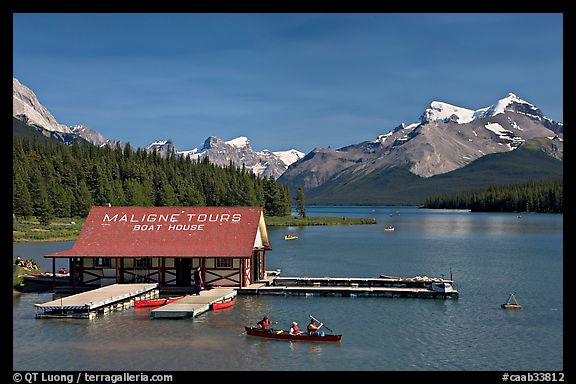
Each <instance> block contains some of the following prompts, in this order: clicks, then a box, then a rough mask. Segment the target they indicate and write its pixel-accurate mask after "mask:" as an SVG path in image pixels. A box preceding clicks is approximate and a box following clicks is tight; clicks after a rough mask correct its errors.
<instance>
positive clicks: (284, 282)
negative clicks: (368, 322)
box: [238, 276, 459, 299]
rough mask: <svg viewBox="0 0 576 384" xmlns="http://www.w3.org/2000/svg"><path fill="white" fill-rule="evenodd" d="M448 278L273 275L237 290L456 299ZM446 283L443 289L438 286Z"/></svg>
mask: <svg viewBox="0 0 576 384" xmlns="http://www.w3.org/2000/svg"><path fill="white" fill-rule="evenodd" d="M452 283H453V282H452V280H449V279H444V278H431V277H426V276H423V277H422V276H416V277H410V278H407V277H390V276H385V277H376V278H362V277H279V276H278V277H275V278H274V279H273V280H272V282H271V283H270V284H253V285H251V286H249V287H245V288H240V289H238V293H239V294H257V295H292V296H337V297H401V298H407V297H412V298H434V299H436V298H438V299H457V298H458V296H459V293H458V291H457V290H456V289H455V288H453V287H452ZM446 285H447V286H448V288H446V289H443V288H442V287H444V286H446Z"/></svg>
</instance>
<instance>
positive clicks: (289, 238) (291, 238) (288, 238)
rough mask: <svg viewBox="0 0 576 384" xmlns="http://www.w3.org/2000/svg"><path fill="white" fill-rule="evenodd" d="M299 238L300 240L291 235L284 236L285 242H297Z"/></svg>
mask: <svg viewBox="0 0 576 384" xmlns="http://www.w3.org/2000/svg"><path fill="white" fill-rule="evenodd" d="M297 238H298V236H296V235H293V234H291V233H289V234H287V235H285V236H284V240H296V239H297Z"/></svg>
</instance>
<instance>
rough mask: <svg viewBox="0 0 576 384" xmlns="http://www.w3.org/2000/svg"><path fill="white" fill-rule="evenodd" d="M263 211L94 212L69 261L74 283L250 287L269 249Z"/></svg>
mask: <svg viewBox="0 0 576 384" xmlns="http://www.w3.org/2000/svg"><path fill="white" fill-rule="evenodd" d="M271 249H272V247H271V244H270V242H269V240H268V231H267V229H266V223H265V221H264V214H263V210H262V208H260V207H114V206H113V207H100V206H96V207H93V208H92V209H91V211H90V213H89V215H88V217H87V218H86V222H85V223H84V226H83V227H82V230H81V231H80V235H79V236H78V238H77V240H76V242H75V244H74V246H73V247H72V248H71V249H69V250H66V251H62V252H57V253H53V254H50V255H46V256H45V257H46V258H52V260H53V261H52V266H53V269H55V260H56V259H61V258H67V259H68V262H69V271H70V275H71V279H72V282H71V283H72V285H73V286H104V285H108V284H114V283H120V284H122V283H143V282H157V283H159V285H160V287H192V286H193V285H194V277H193V274H194V270H195V269H197V268H199V269H200V273H201V276H202V280H203V282H204V285H205V286H206V287H208V288H209V287H239V288H241V287H245V286H248V285H250V284H252V283H254V282H257V281H259V280H262V279H264V278H265V273H266V251H267V250H271Z"/></svg>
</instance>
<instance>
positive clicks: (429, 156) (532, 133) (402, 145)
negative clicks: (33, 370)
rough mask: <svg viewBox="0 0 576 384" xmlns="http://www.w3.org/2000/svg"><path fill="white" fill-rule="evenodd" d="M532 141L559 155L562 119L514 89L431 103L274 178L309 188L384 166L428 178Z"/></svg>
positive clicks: (318, 153)
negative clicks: (409, 118) (498, 95)
mask: <svg viewBox="0 0 576 384" xmlns="http://www.w3.org/2000/svg"><path fill="white" fill-rule="evenodd" d="M531 139H539V140H540V142H541V143H544V144H542V150H544V151H545V152H546V153H548V154H549V155H551V156H553V157H555V158H557V159H560V160H561V159H562V157H563V125H562V123H560V122H556V121H553V120H551V119H549V118H547V117H546V116H544V114H543V113H542V112H541V111H540V110H539V109H538V108H537V107H536V106H534V105H533V104H531V103H529V102H527V101H525V100H523V99H521V98H520V97H518V96H516V95H515V94H513V93H510V94H508V96H506V97H504V98H502V99H500V100H498V101H497V102H496V103H494V104H493V105H490V106H488V107H485V108H480V109H476V110H474V109H468V108H463V107H459V106H455V105H451V104H448V103H444V102H440V101H433V102H432V103H430V106H429V107H428V108H426V109H425V111H424V112H423V113H422V114H421V116H420V119H419V121H417V122H414V123H410V124H405V123H403V124H400V125H399V126H397V127H396V128H394V129H393V130H391V131H390V132H388V133H386V134H382V135H379V136H378V137H376V138H375V139H374V140H370V141H365V142H362V143H360V144H355V145H350V146H347V147H343V148H340V149H337V150H333V149H326V148H316V149H314V150H313V151H312V152H310V153H309V154H307V155H306V156H305V157H304V158H303V159H301V160H299V161H297V162H296V163H294V164H292V166H290V167H289V169H288V170H287V171H286V172H285V173H284V175H282V177H281V178H280V179H279V181H280V182H283V183H286V184H289V185H292V186H295V185H299V186H302V187H304V188H305V189H313V188H316V187H319V186H321V185H322V184H324V183H325V182H327V181H328V180H330V182H332V183H335V182H338V180H339V175H340V174H341V173H343V172H347V173H348V174H351V173H353V174H354V175H355V177H360V176H361V175H368V174H370V173H372V172H374V171H375V170H381V169H384V168H389V167H405V168H408V169H409V171H410V172H411V173H412V174H415V175H418V176H420V177H426V178H427V177H431V176H434V175H439V174H443V173H447V172H450V171H453V170H456V169H459V168H462V167H464V166H466V165H467V164H469V163H471V162H472V161H474V160H476V159H478V158H480V157H483V156H485V155H488V154H492V153H498V152H508V151H513V150H515V149H516V148H518V147H519V146H521V145H523V143H524V142H526V140H531Z"/></svg>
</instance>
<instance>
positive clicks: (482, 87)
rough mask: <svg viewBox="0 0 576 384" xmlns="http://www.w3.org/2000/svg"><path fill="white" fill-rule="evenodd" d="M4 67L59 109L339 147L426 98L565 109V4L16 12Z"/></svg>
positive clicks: (68, 115) (76, 118) (57, 113)
mask: <svg viewBox="0 0 576 384" xmlns="http://www.w3.org/2000/svg"><path fill="white" fill-rule="evenodd" d="M13 76H14V77H15V78H17V79H18V80H19V81H20V82H21V83H22V84H24V85H26V86H28V87H30V88H31V89H32V90H33V91H34V92H35V93H36V95H37V96H38V99H39V100H40V102H41V103H42V104H43V105H44V106H45V107H46V108H48V110H49V111H50V112H51V113H52V114H53V115H54V117H55V118H56V120H58V122H60V123H63V124H68V125H73V124H85V125H87V126H89V127H90V128H92V129H95V130H97V131H99V132H101V133H102V134H104V135H105V136H106V137H108V138H110V139H116V140H121V141H125V142H130V143H131V144H132V145H133V146H137V147H141V146H145V145H147V144H149V143H151V142H152V141H154V140H157V139H172V140H173V141H174V142H175V144H176V146H177V148H178V150H189V149H193V148H195V147H198V146H200V145H201V144H202V142H203V141H204V140H205V139H206V138H207V137H209V136H217V137H220V138H222V139H224V140H230V139H233V138H235V137H238V136H247V137H248V138H249V139H250V141H251V143H252V147H253V148H254V149H255V150H263V149H270V150H274V151H277V150H285V149H290V148H295V149H298V150H300V151H302V152H309V151H311V150H312V149H314V148H315V147H328V146H330V147H332V148H340V147H343V146H346V145H349V144H356V143H359V142H362V141H365V140H372V139H374V138H375V137H376V136H377V135H379V134H383V133H386V132H388V131H390V130H391V129H393V128H394V127H396V126H397V125H399V124H400V123H402V122H405V123H412V122H416V121H418V119H419V117H420V115H421V114H422V112H423V111H424V109H426V108H427V107H428V106H429V104H430V103H431V102H432V101H444V102H447V103H451V104H455V105H458V106H461V107H465V108H469V109H478V108H482V107H487V106H489V105H491V104H494V103H496V102H497V101H498V100H499V99H501V98H504V97H505V96H507V95H508V92H513V93H515V94H516V95H518V96H519V97H521V98H523V99H524V100H526V101H529V102H531V103H532V104H535V105H536V106H538V107H539V108H540V109H541V110H542V112H543V113H544V114H545V115H546V116H548V117H549V118H551V119H554V120H557V121H563V15H562V14H561V13H519V14H515V13H502V14H499V13H486V14H480V13H466V14H457V13H420V14H418V13H409V14H394V13H364V14H363V13H349V14H348V13H238V14H236V13H229V14H227V13H213V14H210V13H188V14H169V13H158V14H154V13H135V14H129V13H123V14H107V13H102V14H96V13H94V14H91V13H82V14H74V13H64V14H57V13H46V14H32V13H21V14H19V13H16V14H14V15H13Z"/></svg>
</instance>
